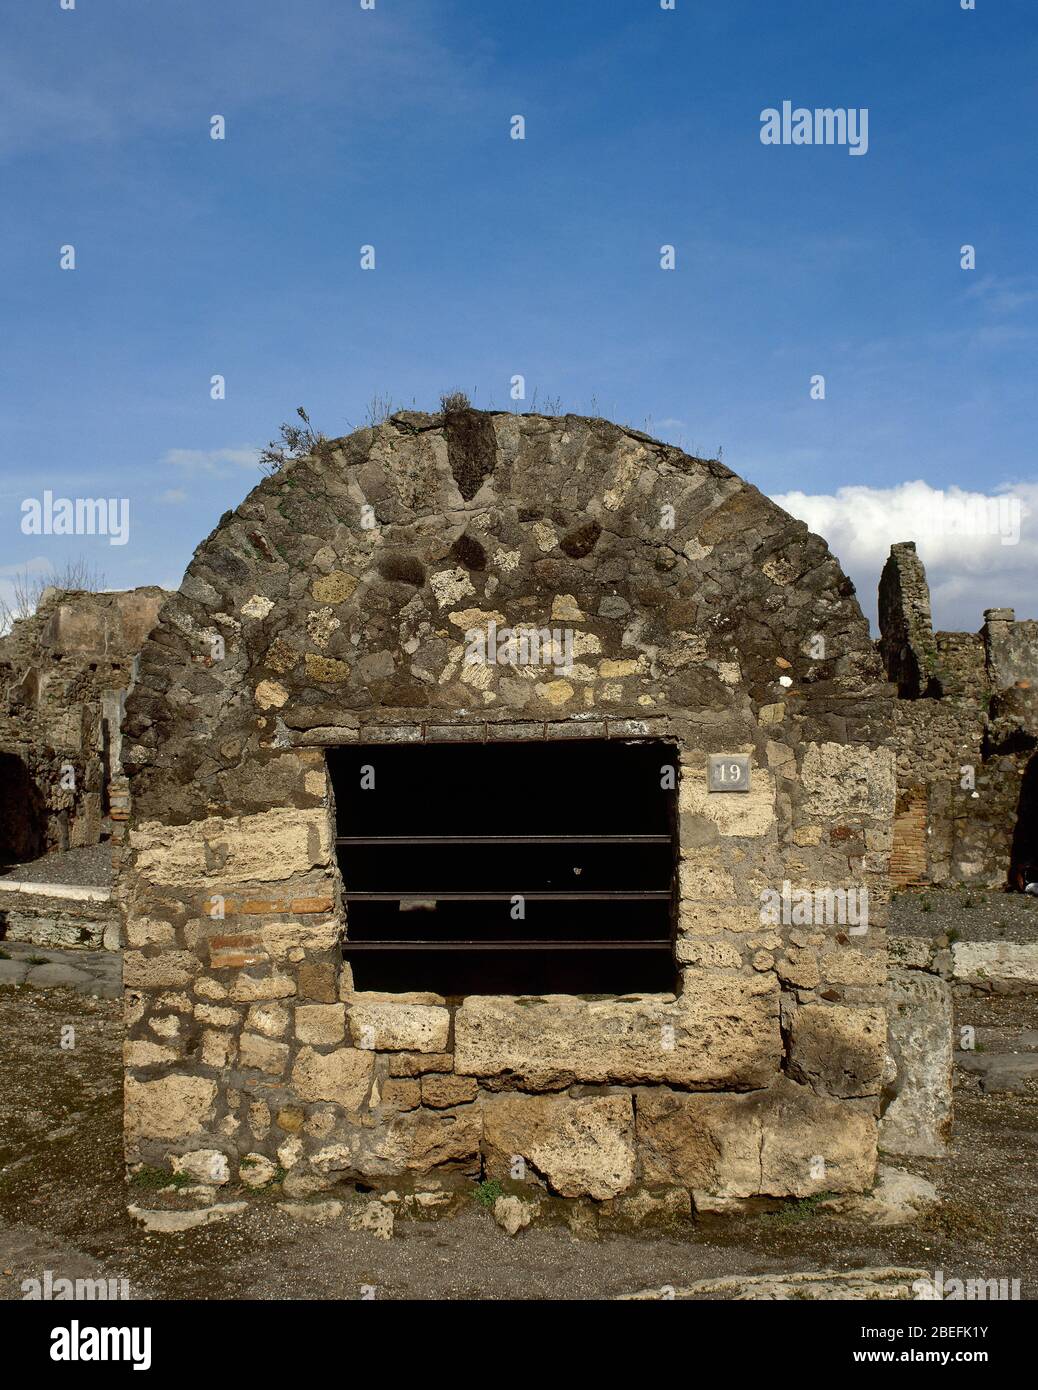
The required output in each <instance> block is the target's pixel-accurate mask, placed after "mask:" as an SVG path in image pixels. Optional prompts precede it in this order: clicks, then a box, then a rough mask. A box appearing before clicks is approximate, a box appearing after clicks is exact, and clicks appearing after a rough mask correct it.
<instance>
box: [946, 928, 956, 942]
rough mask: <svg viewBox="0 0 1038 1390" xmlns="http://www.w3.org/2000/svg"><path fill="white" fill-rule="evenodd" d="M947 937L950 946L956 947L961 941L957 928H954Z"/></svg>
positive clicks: (947, 933)
mask: <svg viewBox="0 0 1038 1390" xmlns="http://www.w3.org/2000/svg"><path fill="white" fill-rule="evenodd" d="M945 935H946V936H947V937H948V945H949V946H954V945H955V943H956V941H958V939H959V930H958V928H957V927H952V928H950V930H949V931H948V932H946V933H945Z"/></svg>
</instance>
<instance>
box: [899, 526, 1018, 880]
mask: <svg viewBox="0 0 1038 1390" xmlns="http://www.w3.org/2000/svg"><path fill="white" fill-rule="evenodd" d="M879 620H880V631H881V637H880V651H881V653H882V656H883V661H884V664H885V666H886V670H887V675H888V678H889V679H890V680H891V681H892V682H894V683H895V684H896V685H897V688H898V694H899V695H900V696H901V698H900V699H899V700H898V701H897V704H896V705H895V710H894V727H895V737H896V746H897V786H898V800H897V815H896V820H895V823H894V849H893V855H892V859H891V880H892V883H893V885H894V886H895V887H907V886H912V885H921V884H928V883H932V884H956V883H959V884H973V885H976V886H982V887H1003V886H1005V885H1006V884H1010V885H1012V886H1019V885H1018V882H1017V872H1018V870H1021V869H1023V868H1024V867H1026V866H1027V865H1038V756H1036V751H1035V750H1036V749H1038V622H1035V621H1024V622H1018V621H1016V618H1015V614H1014V612H1013V609H1012V608H989V609H988V610H987V611H986V612H985V614H984V626H983V627H982V628H981V630H980V632H979V633H972V632H936V633H935V632H934V630H933V622H932V620H931V617H930V593H929V589H928V587H927V583H926V573H925V571H924V569H923V564H922V561H921V560H920V559H919V556H918V555H917V554H916V550H915V544H914V542H911V541H906V542H904V543H902V544H900V545H894V546H892V547H891V550H890V558H889V559H888V560H887V563H886V565H885V566H884V569H883V574H882V577H881V580H880V590H879Z"/></svg>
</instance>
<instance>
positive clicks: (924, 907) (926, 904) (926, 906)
mask: <svg viewBox="0 0 1038 1390" xmlns="http://www.w3.org/2000/svg"><path fill="white" fill-rule="evenodd" d="M919 911H920V912H932V911H933V899H932V898H920V899H919Z"/></svg>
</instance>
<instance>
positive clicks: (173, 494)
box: [159, 487, 187, 507]
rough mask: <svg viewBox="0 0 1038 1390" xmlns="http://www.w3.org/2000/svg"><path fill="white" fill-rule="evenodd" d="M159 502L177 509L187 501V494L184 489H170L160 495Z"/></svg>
mask: <svg viewBox="0 0 1038 1390" xmlns="http://www.w3.org/2000/svg"><path fill="white" fill-rule="evenodd" d="M159 501H160V502H165V503H166V504H167V506H171V507H176V506H179V504H180V503H181V502H186V501H187V493H186V492H185V491H184V489H183V488H182V487H168V488H167V489H166V491H165V492H160V493H159Z"/></svg>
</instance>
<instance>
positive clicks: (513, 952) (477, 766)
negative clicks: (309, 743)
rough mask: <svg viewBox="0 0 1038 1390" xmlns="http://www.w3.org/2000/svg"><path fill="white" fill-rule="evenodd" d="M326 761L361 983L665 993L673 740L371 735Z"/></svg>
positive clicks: (453, 990) (470, 990)
mask: <svg viewBox="0 0 1038 1390" xmlns="http://www.w3.org/2000/svg"><path fill="white" fill-rule="evenodd" d="M328 764H329V768H330V771H331V776H332V785H333V788H334V792H335V803H336V835H337V851H338V859H339V866H340V869H341V871H342V877H343V885H344V891H345V897H346V934H347V944H346V945H345V947H344V954H345V955H346V956H347V958H348V959H349V961H350V963H351V965H352V967H353V972H354V979H355V982H356V985H357V988H358V989H368V990H373V989H374V990H389V991H394V992H399V991H411V990H432V991H435V992H436V993H438V994H443V995H447V996H459V995H465V994H551V993H554V994H627V993H639V992H661V991H670V990H673V989H674V987H675V983H676V978H675V967H674V954H673V917H674V911H673V908H674V892H675V863H676V843H677V768H678V760H677V750H676V748H675V747H674V746H673V745H672V744H669V743H664V742H661V741H632V742H626V741H620V740H617V741H612V740H609V741H606V740H601V739H593V740H592V739H588V740H583V739H568V740H565V741H560V742H547V741H545V742H537V743H519V742H516V743H450V744H445V743H431V744H427V743H421V744H369V745H361V746H355V747H351V748H343V749H333V750H329V752H328Z"/></svg>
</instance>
